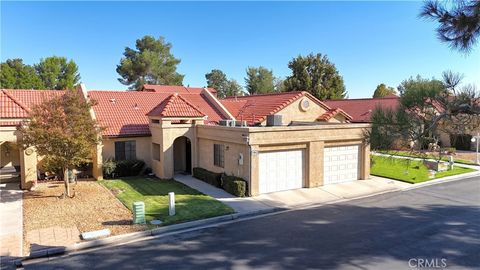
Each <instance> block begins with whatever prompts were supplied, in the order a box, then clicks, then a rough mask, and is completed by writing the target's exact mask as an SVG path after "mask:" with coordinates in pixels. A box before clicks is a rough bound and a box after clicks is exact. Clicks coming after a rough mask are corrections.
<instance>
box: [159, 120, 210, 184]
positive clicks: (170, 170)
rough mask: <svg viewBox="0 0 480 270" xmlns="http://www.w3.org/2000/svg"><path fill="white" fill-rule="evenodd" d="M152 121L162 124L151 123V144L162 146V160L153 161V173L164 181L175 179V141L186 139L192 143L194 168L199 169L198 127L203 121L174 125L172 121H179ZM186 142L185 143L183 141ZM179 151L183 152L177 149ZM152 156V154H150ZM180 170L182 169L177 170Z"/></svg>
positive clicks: (190, 121)
mask: <svg viewBox="0 0 480 270" xmlns="http://www.w3.org/2000/svg"><path fill="white" fill-rule="evenodd" d="M151 119H157V120H160V123H150V132H151V133H152V137H151V142H150V144H151V143H157V144H159V145H160V160H151V163H152V171H153V173H154V174H155V175H156V176H157V177H159V178H164V179H169V178H173V176H174V173H175V157H176V155H175V154H174V142H175V139H177V138H180V137H186V138H188V139H189V140H190V143H191V156H192V160H191V162H192V168H194V167H197V160H198V158H197V155H198V154H197V152H198V151H197V139H196V138H197V135H196V133H197V130H196V128H195V127H196V126H197V125H202V124H203V119H188V120H189V123H187V124H172V123H171V121H175V120H179V119H173V118H171V119H161V118H155V117H152V118H151ZM183 142H184V141H183ZM150 148H151V147H150ZM177 151H182V150H181V149H177ZM150 156H152V155H151V152H150ZM177 169H180V170H181V168H177Z"/></svg>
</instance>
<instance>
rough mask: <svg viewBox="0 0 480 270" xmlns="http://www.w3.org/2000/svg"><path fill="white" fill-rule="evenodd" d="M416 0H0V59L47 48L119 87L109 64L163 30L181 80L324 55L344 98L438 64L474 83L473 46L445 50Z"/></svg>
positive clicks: (479, 82)
mask: <svg viewBox="0 0 480 270" xmlns="http://www.w3.org/2000/svg"><path fill="white" fill-rule="evenodd" d="M421 5H422V3H421V2H297V3H294V2H176V3H174V2H4V1H2V2H1V47H0V48H1V50H0V52H1V59H2V61H4V60H5V59H8V58H22V59H24V62H25V63H28V64H33V63H36V62H38V61H39V60H40V58H42V57H47V56H51V55H58V56H65V57H67V58H70V59H74V60H75V61H76V62H77V64H78V65H79V69H80V74H81V76H82V82H84V83H85V84H86V86H87V88H89V89H126V86H124V85H122V84H120V83H119V82H118V81H117V78H118V77H119V76H118V74H117V73H116V71H115V69H116V65H117V64H118V63H119V61H120V58H121V57H122V53H123V51H124V48H125V47H126V46H129V47H134V45H135V40H136V39H137V38H140V37H142V36H144V35H153V36H155V37H158V36H164V37H165V38H166V40H167V41H169V42H171V43H172V44H173V50H172V51H173V54H174V55H175V56H176V57H177V58H180V59H181V60H182V62H181V64H180V65H179V66H178V71H179V72H180V73H182V74H185V79H184V84H185V85H191V86H205V85H206V81H205V73H207V72H208V71H210V70H212V69H215V68H217V69H221V70H223V71H224V72H225V73H226V74H227V76H228V77H230V78H234V79H236V80H237V81H239V82H240V83H241V84H244V77H245V69H246V68H247V67H248V66H260V65H263V66H265V67H267V68H269V69H272V70H273V72H274V74H275V75H276V76H281V77H285V76H288V75H289V74H290V70H289V69H288V67H287V65H288V62H289V61H290V60H291V59H292V58H293V57H295V56H297V55H299V54H302V55H305V54H308V53H311V52H313V53H322V54H327V55H328V57H329V58H330V60H331V61H332V62H333V63H335V65H336V66H337V69H338V70H339V71H340V73H341V75H342V76H343V78H344V81H345V85H346V88H347V91H348V93H349V97H351V98H357V97H370V96H371V95H372V93H373V91H374V89H375V87H376V86H377V85H378V84H379V83H386V84H387V85H390V86H394V87H396V86H398V84H399V83H400V82H401V81H402V80H404V79H406V78H408V77H410V76H415V75H417V74H420V75H422V76H424V77H433V76H434V77H437V78H439V77H440V76H441V73H442V71H444V70H453V71H456V72H460V73H463V74H464V75H465V80H464V81H465V82H469V83H474V84H476V86H477V88H480V61H479V60H480V49H479V48H478V46H477V48H476V49H475V50H474V51H473V52H471V53H470V54H469V55H464V54H462V53H459V52H456V51H453V50H451V49H449V48H448V46H447V45H446V44H443V43H441V42H440V41H438V40H437V38H436V36H435V32H434V29H435V26H436V25H435V23H433V22H429V21H424V20H423V19H419V18H418V17H417V15H418V12H419V9H420V7H421Z"/></svg>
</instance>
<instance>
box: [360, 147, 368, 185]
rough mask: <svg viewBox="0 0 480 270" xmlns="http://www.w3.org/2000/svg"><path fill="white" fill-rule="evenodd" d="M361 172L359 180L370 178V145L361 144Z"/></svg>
mask: <svg viewBox="0 0 480 270" xmlns="http://www.w3.org/2000/svg"><path fill="white" fill-rule="evenodd" d="M361 164H362V170H361V173H360V179H363V180H365V179H369V178H370V144H367V143H365V144H362V163H361Z"/></svg>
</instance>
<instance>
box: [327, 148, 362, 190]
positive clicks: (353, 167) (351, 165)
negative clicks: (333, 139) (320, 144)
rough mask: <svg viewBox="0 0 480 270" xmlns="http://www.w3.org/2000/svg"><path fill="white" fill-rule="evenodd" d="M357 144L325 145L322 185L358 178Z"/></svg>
mask: <svg viewBox="0 0 480 270" xmlns="http://www.w3.org/2000/svg"><path fill="white" fill-rule="evenodd" d="M359 150H360V147H359V146H358V145H348V146H338V147H325V149H324V151H325V154H324V167H323V168H324V170H323V175H324V185H328V184H336V183H342V182H349V181H354V180H358V170H359V164H358V161H359Z"/></svg>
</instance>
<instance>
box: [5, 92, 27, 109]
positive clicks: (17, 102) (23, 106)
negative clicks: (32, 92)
mask: <svg viewBox="0 0 480 270" xmlns="http://www.w3.org/2000/svg"><path fill="white" fill-rule="evenodd" d="M2 92H3V93H4V94H5V95H6V96H7V97H8V98H10V99H11V100H12V101H13V102H14V103H15V104H17V105H18V106H20V108H22V109H23V110H24V111H26V112H27V113H30V109H28V108H27V107H25V105H23V104H22V103H21V102H20V101H18V100H16V99H15V98H14V97H13V96H12V95H10V93H8V91H7V90H6V89H2Z"/></svg>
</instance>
